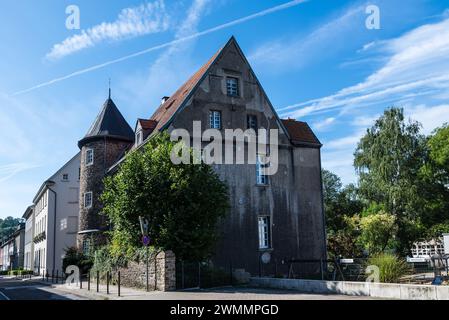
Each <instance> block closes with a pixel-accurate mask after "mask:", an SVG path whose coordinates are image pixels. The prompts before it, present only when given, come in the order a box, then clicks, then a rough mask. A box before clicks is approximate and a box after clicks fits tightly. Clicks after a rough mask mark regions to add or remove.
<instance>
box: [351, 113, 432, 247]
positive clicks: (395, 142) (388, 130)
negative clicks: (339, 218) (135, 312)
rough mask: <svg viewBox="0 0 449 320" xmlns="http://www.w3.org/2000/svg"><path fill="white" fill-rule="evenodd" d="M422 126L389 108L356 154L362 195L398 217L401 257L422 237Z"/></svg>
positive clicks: (423, 145) (360, 144) (364, 137)
mask: <svg viewBox="0 0 449 320" xmlns="http://www.w3.org/2000/svg"><path fill="white" fill-rule="evenodd" d="M420 127H421V125H420V124H419V123H418V122H413V121H411V120H409V121H406V120H405V117H404V111H403V109H399V108H390V109H387V110H385V112H384V114H383V115H382V116H381V117H380V118H379V119H378V120H377V121H376V122H375V124H374V126H373V127H372V128H370V129H368V130H367V132H366V134H365V135H364V136H363V137H362V139H361V140H360V142H359V143H358V146H357V149H356V151H355V154H354V156H355V159H354V166H355V168H356V171H357V173H358V175H359V186H360V189H359V191H360V194H361V195H362V196H363V197H364V198H365V199H366V200H368V201H370V202H376V203H379V204H383V205H384V206H385V209H386V210H387V212H389V213H391V214H392V215H394V216H395V219H396V220H395V221H396V224H397V226H398V239H399V241H398V247H397V250H398V252H399V253H400V254H407V253H408V251H409V248H410V246H411V244H412V242H414V241H415V240H416V239H417V238H419V236H420V232H421V230H420V229H419V228H418V226H419V225H420V215H421V213H422V203H420V201H421V200H420V197H419V190H420V184H421V181H420V179H419V171H420V168H421V167H422V165H423V162H424V154H425V150H426V147H425V138H424V136H423V135H421V134H420Z"/></svg>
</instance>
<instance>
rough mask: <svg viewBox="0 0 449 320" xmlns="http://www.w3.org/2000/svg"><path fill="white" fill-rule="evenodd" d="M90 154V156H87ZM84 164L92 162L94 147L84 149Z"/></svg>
mask: <svg viewBox="0 0 449 320" xmlns="http://www.w3.org/2000/svg"><path fill="white" fill-rule="evenodd" d="M89 154H91V156H89ZM84 162H85V164H86V166H91V165H93V164H94V149H86V157H85V159H84Z"/></svg>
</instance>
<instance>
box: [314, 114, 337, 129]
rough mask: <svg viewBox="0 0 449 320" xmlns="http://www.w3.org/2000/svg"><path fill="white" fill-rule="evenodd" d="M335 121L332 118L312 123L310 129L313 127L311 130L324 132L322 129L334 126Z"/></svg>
mask: <svg viewBox="0 0 449 320" xmlns="http://www.w3.org/2000/svg"><path fill="white" fill-rule="evenodd" d="M335 120H336V118H334V117H330V118H326V119H324V120H322V121H318V122H314V123H313V124H312V127H313V129H315V130H318V131H320V130H324V129H326V128H328V127H329V126H331V125H332V124H334V123H335Z"/></svg>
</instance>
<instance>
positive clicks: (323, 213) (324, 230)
mask: <svg viewBox="0 0 449 320" xmlns="http://www.w3.org/2000/svg"><path fill="white" fill-rule="evenodd" d="M318 156H319V160H320V189H321V214H322V217H323V218H322V219H323V237H324V248H323V249H324V259H327V230H326V213H325V209H324V190H323V172H322V170H323V168H321V148H319V149H318Z"/></svg>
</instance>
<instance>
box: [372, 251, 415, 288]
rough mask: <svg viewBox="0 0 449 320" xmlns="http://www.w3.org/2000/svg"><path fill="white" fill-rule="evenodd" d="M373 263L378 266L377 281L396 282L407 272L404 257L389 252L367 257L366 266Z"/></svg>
mask: <svg viewBox="0 0 449 320" xmlns="http://www.w3.org/2000/svg"><path fill="white" fill-rule="evenodd" d="M370 265H375V266H377V267H378V268H379V281H380V282H383V283H386V282H389V283H394V282H398V280H399V279H400V278H401V277H402V276H404V275H405V274H406V273H407V272H408V267H407V263H406V262H405V260H404V259H401V258H399V257H398V256H396V255H394V254H391V253H381V254H378V255H375V256H372V257H371V258H369V259H368V266H370Z"/></svg>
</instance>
